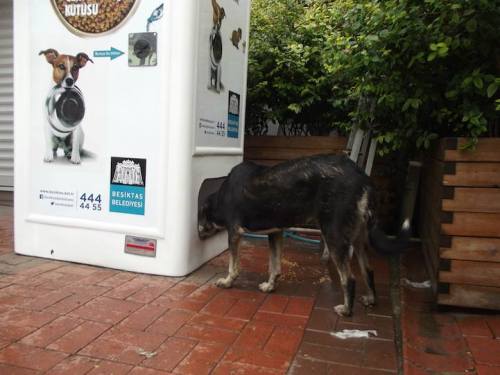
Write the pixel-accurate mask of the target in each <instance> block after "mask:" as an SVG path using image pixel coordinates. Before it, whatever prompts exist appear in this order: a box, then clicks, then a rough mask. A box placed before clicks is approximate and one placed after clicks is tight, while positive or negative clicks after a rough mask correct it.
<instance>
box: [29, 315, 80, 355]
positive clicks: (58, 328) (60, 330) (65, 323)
mask: <svg viewBox="0 0 500 375" xmlns="http://www.w3.org/2000/svg"><path fill="white" fill-rule="evenodd" d="M80 324H82V321H80V320H78V319H72V318H69V317H66V316H62V317H60V318H57V319H56V320H54V321H52V322H51V323H49V324H47V325H45V326H43V327H41V328H40V329H38V330H36V331H35V332H33V333H31V334H30V335H28V336H26V337H25V338H23V339H22V340H21V343H22V344H26V345H33V346H38V347H41V348H44V347H46V346H48V345H49V344H51V343H52V342H54V341H55V340H57V339H58V338H60V337H62V336H63V335H65V334H66V333H68V332H69V331H71V330H73V329H75V328H76V327H78V326H79V325H80Z"/></svg>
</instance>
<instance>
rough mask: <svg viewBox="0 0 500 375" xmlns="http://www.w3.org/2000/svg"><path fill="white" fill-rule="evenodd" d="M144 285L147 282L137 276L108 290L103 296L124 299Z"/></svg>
mask: <svg viewBox="0 0 500 375" xmlns="http://www.w3.org/2000/svg"><path fill="white" fill-rule="evenodd" d="M146 285H147V284H146V282H145V281H143V280H141V279H138V278H134V279H132V280H130V281H127V282H125V283H124V284H122V285H120V286H118V287H116V288H114V289H112V290H110V291H109V292H108V293H106V294H105V295H104V296H105V297H110V298H117V299H125V298H128V297H130V296H131V295H132V294H134V293H137V292H138V291H139V290H141V289H142V288H144V287H145V286H146Z"/></svg>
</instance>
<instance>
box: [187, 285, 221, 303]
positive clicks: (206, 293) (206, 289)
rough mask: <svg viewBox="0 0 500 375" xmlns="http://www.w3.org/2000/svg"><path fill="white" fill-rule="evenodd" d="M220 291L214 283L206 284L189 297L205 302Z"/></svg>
mask: <svg viewBox="0 0 500 375" xmlns="http://www.w3.org/2000/svg"><path fill="white" fill-rule="evenodd" d="M220 292H221V289H220V288H217V287H216V286H215V285H211V284H207V285H204V286H202V287H200V288H198V289H196V290H195V291H194V292H193V293H191V294H190V295H189V299H190V300H192V301H197V302H201V303H203V304H206V303H208V302H209V301H210V300H211V299H212V298H214V297H215V296H216V295H217V294H219V293H220Z"/></svg>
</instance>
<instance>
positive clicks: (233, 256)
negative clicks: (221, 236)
mask: <svg viewBox="0 0 500 375" xmlns="http://www.w3.org/2000/svg"><path fill="white" fill-rule="evenodd" d="M228 236H229V274H228V275H227V277H223V278H220V279H219V280H217V282H216V283H215V285H217V286H218V287H219V288H231V286H232V285H233V281H234V280H235V279H236V278H237V277H238V275H239V274H240V254H239V246H240V239H241V234H240V233H238V231H236V230H230V231H229V233H228Z"/></svg>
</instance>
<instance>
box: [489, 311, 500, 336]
mask: <svg viewBox="0 0 500 375" xmlns="http://www.w3.org/2000/svg"><path fill="white" fill-rule="evenodd" d="M486 322H487V323H488V326H489V327H490V329H491V331H492V332H493V336H494V337H495V338H496V339H500V317H493V316H492V317H488V318H486Z"/></svg>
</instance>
